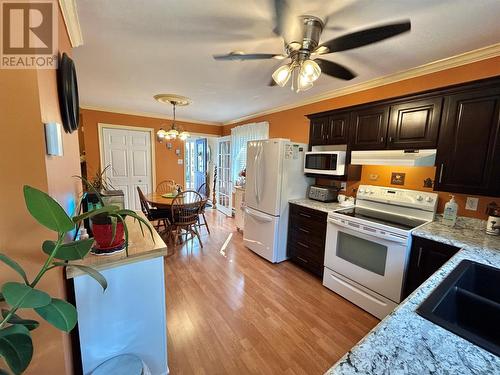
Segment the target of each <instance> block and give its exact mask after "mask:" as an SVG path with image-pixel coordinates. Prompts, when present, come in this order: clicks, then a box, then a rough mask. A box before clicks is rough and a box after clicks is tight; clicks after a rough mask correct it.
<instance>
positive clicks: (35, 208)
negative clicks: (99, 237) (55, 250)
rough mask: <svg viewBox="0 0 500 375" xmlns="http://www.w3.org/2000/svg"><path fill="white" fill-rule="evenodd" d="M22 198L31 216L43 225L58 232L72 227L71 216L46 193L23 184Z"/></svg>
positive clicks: (73, 225) (64, 231) (67, 230)
mask: <svg viewBox="0 0 500 375" xmlns="http://www.w3.org/2000/svg"><path fill="white" fill-rule="evenodd" d="M24 200H25V202H26V207H27V208H28V211H29V212H30V214H31V216H33V217H34V218H35V219H36V220H37V221H38V222H39V223H40V224H42V225H43V226H45V227H47V228H49V229H51V230H54V231H56V232H59V233H66V232H69V231H70V230H72V229H74V227H75V224H74V223H73V221H72V220H71V218H70V217H69V216H68V214H66V212H65V211H64V209H63V208H62V207H61V206H60V205H59V203H57V202H56V201H55V200H54V199H52V198H51V197H50V196H49V195H48V194H47V193H44V192H43V191H40V190H38V189H35V188H33V187H31V186H27V185H24Z"/></svg>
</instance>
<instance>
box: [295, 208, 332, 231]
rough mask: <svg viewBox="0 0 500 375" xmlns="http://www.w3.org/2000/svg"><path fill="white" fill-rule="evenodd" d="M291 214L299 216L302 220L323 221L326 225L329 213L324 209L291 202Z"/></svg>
mask: <svg viewBox="0 0 500 375" xmlns="http://www.w3.org/2000/svg"><path fill="white" fill-rule="evenodd" d="M290 216H293V218H294V219H295V218H297V219H298V220H300V221H301V222H311V221H313V222H317V223H323V224H324V225H325V227H326V217H327V213H326V212H323V211H318V210H313V209H311V208H307V207H303V206H299V205H296V204H293V203H290Z"/></svg>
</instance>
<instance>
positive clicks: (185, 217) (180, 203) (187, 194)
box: [171, 190, 204, 225]
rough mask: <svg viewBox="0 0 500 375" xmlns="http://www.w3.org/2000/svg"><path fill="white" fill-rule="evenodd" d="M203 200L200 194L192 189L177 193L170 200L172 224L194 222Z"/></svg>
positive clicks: (196, 219)
mask: <svg viewBox="0 0 500 375" xmlns="http://www.w3.org/2000/svg"><path fill="white" fill-rule="evenodd" d="M203 202H204V201H203V198H202V196H201V195H200V194H199V193H198V192H196V191H194V190H186V191H183V192H181V193H179V194H178V195H177V196H176V197H175V198H174V200H173V201H172V207H171V209H172V223H173V224H174V225H190V224H196V223H197V221H198V215H199V214H200V211H201V207H202V205H203Z"/></svg>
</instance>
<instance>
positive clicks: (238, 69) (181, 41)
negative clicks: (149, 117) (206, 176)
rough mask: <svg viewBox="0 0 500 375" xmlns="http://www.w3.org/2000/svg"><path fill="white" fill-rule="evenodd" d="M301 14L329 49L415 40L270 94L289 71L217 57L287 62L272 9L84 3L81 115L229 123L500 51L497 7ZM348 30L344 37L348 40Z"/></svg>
mask: <svg viewBox="0 0 500 375" xmlns="http://www.w3.org/2000/svg"><path fill="white" fill-rule="evenodd" d="M290 3H291V4H292V7H293V8H294V9H296V11H297V13H298V14H312V15H316V16H319V17H321V18H323V17H325V16H327V15H329V14H330V15H331V16H330V17H329V21H328V26H334V27H335V30H325V31H324V32H323V35H322V39H321V40H323V41H324V40H328V39H331V38H333V37H335V36H338V35H341V34H345V33H347V32H351V31H354V30H359V29H362V28H365V27H368V26H374V25H378V24H383V23H386V22H390V21H397V20H403V19H408V18H409V19H410V20H411V22H412V30H411V32H410V33H406V34H402V35H400V36H397V37H394V38H392V39H388V40H386V41H382V42H379V43H376V44H373V45H370V46H367V47H362V48H358V49H355V50H351V51H346V52H339V53H335V54H330V55H326V56H328V57H327V58H328V59H331V60H333V61H335V62H338V63H341V64H344V65H345V66H347V67H349V68H350V69H352V70H353V71H355V72H357V73H358V77H356V78H355V79H354V80H352V81H349V82H345V81H341V80H338V79H334V78H331V77H328V76H326V75H322V76H321V77H320V78H319V79H318V81H316V83H315V85H314V88H312V89H311V90H309V91H306V92H302V93H299V94H296V93H293V92H292V91H290V89H289V88H279V87H268V86H267V83H268V82H269V80H270V76H271V73H272V72H273V71H274V69H276V67H277V66H279V65H280V64H281V63H282V62H279V61H277V60H266V61H262V60H261V61H244V62H240V61H215V60H213V58H212V55H213V54H220V53H227V52H229V51H232V50H242V51H244V52H246V53H253V52H265V53H274V52H276V53H280V52H282V48H283V42H282V40H281V39H280V38H279V37H277V36H275V35H274V34H273V33H272V28H273V14H274V13H273V2H272V1H270V0H225V1H224V0H205V1H201V0H180V1H179V0H176V1H173V0H147V1H137V0H78V2H77V5H78V14H79V18H80V24H81V28H82V32H83V40H84V45H83V46H81V47H78V48H76V49H75V50H74V58H75V61H76V67H77V72H78V79H79V82H78V83H79V90H80V102H81V105H82V106H87V107H99V108H108V109H113V110H117V111H123V112H141V113H150V114H160V115H170V114H171V108H168V107H166V106H165V105H162V104H160V103H157V102H155V101H154V100H153V95H154V94H157V93H175V94H179V95H185V96H188V97H190V98H191V99H192V100H193V103H192V104H191V105H190V106H188V107H182V108H179V110H178V112H177V113H178V117H180V118H183V119H189V120H197V121H207V122H226V121H230V120H234V119H237V118H240V117H243V116H246V115H250V114H253V113H257V112H261V111H265V110H268V109H271V108H275V107H278V106H283V105H289V104H293V103H295V102H299V101H303V100H305V99H307V98H308V97H312V96H317V95H319V94H321V93H324V92H328V91H332V90H335V89H337V88H342V87H346V86H349V85H352V84H358V83H361V82H364V81H368V80H371V79H374V78H376V77H381V76H385V75H388V74H391V73H395V72H398V71H402V70H406V69H409V68H412V67H416V66H419V65H423V64H426V63H429V62H431V61H436V60H439V59H443V58H446V57H450V56H454V55H458V54H460V53H463V52H467V51H471V50H474V49H478V48H481V47H485V46H488V45H492V44H495V43H498V42H500V27H499V24H498V16H499V15H500V1H498V0H476V1H470V0H440V1H436V0H384V1H372V0H357V1H356V0H350V1H349V0H331V1H325V0H314V1H312V0H302V1H299V0H295V1H290ZM339 28H340V30H339Z"/></svg>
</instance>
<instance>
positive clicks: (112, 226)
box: [110, 216, 117, 243]
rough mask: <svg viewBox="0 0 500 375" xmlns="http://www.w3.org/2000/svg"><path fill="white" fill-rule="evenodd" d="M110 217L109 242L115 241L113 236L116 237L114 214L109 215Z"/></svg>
mask: <svg viewBox="0 0 500 375" xmlns="http://www.w3.org/2000/svg"><path fill="white" fill-rule="evenodd" d="M110 219H111V243H113V242H114V241H115V237H116V222H117V220H116V217H114V216H111V217H110Z"/></svg>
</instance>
